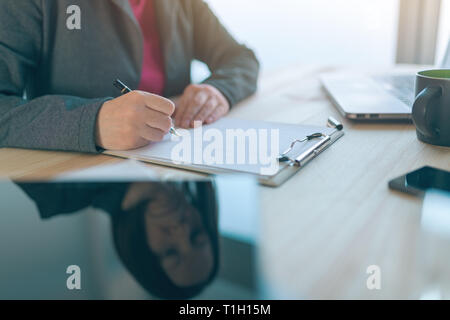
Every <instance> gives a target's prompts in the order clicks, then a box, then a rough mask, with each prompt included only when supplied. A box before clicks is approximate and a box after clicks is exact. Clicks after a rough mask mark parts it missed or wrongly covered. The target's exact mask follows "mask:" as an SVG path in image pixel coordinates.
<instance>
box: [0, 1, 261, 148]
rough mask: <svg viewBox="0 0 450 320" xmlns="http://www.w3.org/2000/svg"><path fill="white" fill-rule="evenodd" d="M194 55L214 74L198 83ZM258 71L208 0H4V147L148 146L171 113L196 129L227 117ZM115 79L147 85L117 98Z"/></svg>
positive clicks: (0, 60) (0, 73)
mask: <svg viewBox="0 0 450 320" xmlns="http://www.w3.org/2000/svg"><path fill="white" fill-rule="evenodd" d="M194 59H198V60H201V61H203V62H205V63H206V64H207V65H208V66H209V68H210V70H211V76H210V77H209V78H208V79H206V80H205V81H204V82H203V83H201V84H199V85H194V84H191V83H190V65H191V62H192V61H193V60H194ZM257 75H258V62H257V60H256V58H255V56H254V54H253V52H252V51H250V50H249V49H247V48H246V47H244V46H242V45H239V44H238V43H237V42H236V41H235V40H234V39H233V38H232V37H231V36H230V34H229V33H228V32H227V31H226V30H225V29H224V27H223V26H222V25H221V23H220V22H219V21H218V20H217V18H216V17H215V16H214V14H213V13H212V12H211V10H210V9H209V8H208V6H207V5H206V4H205V3H204V2H203V1H202V0H139V1H138V0H102V1H91V0H58V1H51V0H30V1H15V0H2V1H0V147H23V148H37V149H56V150H73V151H82V152H99V151H100V150H102V149H114V150H124V149H132V148H137V147H141V146H144V145H146V144H148V143H149V142H151V141H160V140H161V139H162V138H163V136H164V135H165V134H167V132H168V131H169V129H170V127H171V125H172V120H171V117H173V118H174V120H175V122H176V123H175V124H176V125H178V126H181V127H185V128H187V127H192V125H193V122H194V121H195V120H198V121H200V122H202V123H211V122H214V121H215V120H217V119H219V118H220V117H222V116H224V115H225V114H226V113H227V112H228V110H229V109H230V108H231V107H232V106H233V105H234V104H235V103H237V102H239V101H240V100H242V99H244V98H245V97H247V96H249V95H250V94H252V93H253V92H254V91H255V90H256V81H257ZM116 78H119V79H120V80H122V81H123V82H124V83H126V84H127V85H128V86H129V87H130V88H132V89H140V90H136V91H133V92H131V93H129V94H126V95H124V96H121V97H117V96H118V92H117V91H116V89H115V88H114V87H113V85H112V82H113V81H114V80H115V79H116ZM162 96H164V97H167V98H173V97H178V98H177V99H173V101H175V104H174V103H173V101H171V100H168V99H165V98H163V97H162ZM114 97H117V98H114Z"/></svg>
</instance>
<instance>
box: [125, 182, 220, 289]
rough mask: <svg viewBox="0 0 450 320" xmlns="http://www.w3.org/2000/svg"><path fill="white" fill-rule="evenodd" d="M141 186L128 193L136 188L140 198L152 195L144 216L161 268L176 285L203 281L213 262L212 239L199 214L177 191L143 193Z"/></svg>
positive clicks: (150, 240) (160, 189)
mask: <svg viewBox="0 0 450 320" xmlns="http://www.w3.org/2000/svg"><path fill="white" fill-rule="evenodd" d="M155 184H157V185H159V186H160V187H161V186H162V184H158V183H155ZM146 185H148V184H146ZM144 187H145V185H144V184H140V185H139V186H138V187H135V186H133V185H132V186H131V188H130V191H129V192H138V191H136V189H137V188H139V189H140V190H139V193H140V194H142V196H143V198H145V196H144V195H145V194H146V193H147V196H148V192H151V194H150V197H151V201H150V202H149V205H148V207H147V210H146V215H145V224H146V230H147V243H148V245H149V247H150V249H151V250H152V251H153V253H154V254H156V255H157V256H158V257H159V259H160V262H161V267H162V268H163V270H164V271H165V272H166V274H167V275H168V277H169V278H170V279H171V281H172V282H173V283H174V284H175V285H178V286H182V287H184V286H192V285H195V284H198V283H201V282H203V281H206V279H207V278H208V277H209V275H210V273H211V271H212V269H213V263H214V262H213V261H214V259H213V251H212V245H211V240H210V238H209V235H208V233H207V232H206V230H205V227H204V225H203V222H202V219H201V217H200V213H199V212H198V210H197V209H196V208H194V207H193V206H192V205H191V204H190V203H189V202H188V201H187V200H186V199H185V196H184V195H183V194H182V193H181V192H180V191H178V190H174V189H169V188H164V189H162V188H154V187H153V188H150V189H151V190H150V189H147V190H146V192H142V188H144ZM127 196H128V195H127ZM125 201H126V200H125Z"/></svg>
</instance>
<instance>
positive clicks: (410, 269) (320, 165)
mask: <svg viewBox="0 0 450 320" xmlns="http://www.w3.org/2000/svg"><path fill="white" fill-rule="evenodd" d="M332 70H333V69H332V68H321V67H317V66H310V67H304V66H294V67H291V68H288V69H286V70H281V71H280V72H277V73H276V74H267V75H265V76H264V77H263V78H262V79H261V82H260V90H259V93H258V94H257V95H255V96H254V97H252V98H250V99H248V100H247V101H245V102H243V103H242V104H241V105H240V106H237V107H236V108H235V109H233V111H232V112H231V116H233V117H239V118H244V119H261V120H269V121H279V122H287V123H305V124H313V125H325V121H326V119H327V118H328V116H330V115H333V116H334V117H335V118H337V119H340V120H342V122H343V123H344V126H345V132H346V135H345V136H344V137H343V138H342V139H340V140H339V141H337V142H336V143H335V144H334V145H332V146H331V147H330V148H329V149H328V150H327V151H326V152H324V154H322V155H320V156H319V157H318V158H316V159H315V160H314V161H312V162H311V163H310V164H308V166H307V167H305V168H304V169H302V170H301V171H300V172H299V173H298V174H297V175H296V176H294V177H293V178H291V179H290V180H289V181H288V182H287V183H285V184H284V185H283V186H281V187H279V188H277V189H272V188H266V187H261V188H260V190H261V201H262V202H261V208H262V215H261V219H262V228H263V230H262V235H263V238H262V241H261V247H262V256H261V261H262V270H263V274H264V275H265V277H266V278H267V279H268V280H269V282H271V283H275V284H277V286H279V287H280V288H282V289H280V290H282V291H283V292H285V293H286V296H287V297H294V298H418V297H420V295H421V294H423V293H424V290H427V289H429V288H433V287H432V286H433V283H434V282H433V281H434V280H433V279H438V280H439V279H441V277H442V276H443V274H445V273H449V272H448V271H449V269H450V242H447V241H445V240H442V241H441V240H440V239H439V238H437V237H434V236H433V235H431V236H428V235H424V234H423V232H421V228H420V215H421V203H422V201H421V200H420V199H417V198H414V197H410V196H407V195H402V194H400V193H396V192H392V191H390V190H389V189H388V187H387V183H388V181H389V180H390V179H392V178H394V177H397V176H399V175H402V174H404V173H406V172H408V171H410V170H413V169H416V168H419V167H421V166H423V165H432V166H436V167H440V168H445V169H450V149H448V148H440V147H434V146H430V145H426V144H424V143H421V142H419V141H418V140H417V139H416V136H415V129H414V127H413V125H412V124H407V123H403V124H393V123H381V124H380V123H372V124H370V123H364V124H359V123H352V122H350V121H347V120H345V119H343V118H342V117H341V116H340V115H339V113H338V112H337V110H336V109H335V108H334V107H333V106H332V104H331V103H330V102H329V100H328V99H327V98H326V96H325V93H324V92H323V90H322V89H321V86H320V83H319V80H318V74H319V73H320V72H328V71H332ZM118 161H123V160H121V159H117V158H112V157H108V156H103V155H82V154H76V153H62V152H45V151H30V150H16V149H1V150H0V176H8V177H11V178H21V179H36V178H48V177H51V176H54V175H56V174H59V173H61V172H66V171H68V170H73V169H79V168H86V167H90V166H93V165H98V164H106V163H113V162H118ZM149 166H151V165H149ZM152 167H153V168H156V167H155V166H152ZM156 169H157V170H158V171H159V172H162V173H163V174H165V173H166V172H169V173H171V174H173V172H176V173H177V174H180V175H182V174H183V173H182V172H181V171H177V170H173V169H165V168H164V169H163V168H161V167H157V168H156ZM424 239H425V240H424ZM430 243H433V244H436V243H437V244H438V245H432V246H431V245H430ZM369 265H378V266H379V267H380V268H381V285H382V288H381V290H373V291H371V290H368V289H367V287H366V279H367V277H368V274H366V268H367V267H368V266H369ZM439 272H440V273H439ZM433 277H434V278H433ZM436 277H437V278H436ZM445 279H447V278H445ZM439 281H440V280H439ZM446 285H447V289H446V290H447V291H446V292H447V293H450V290H449V288H450V281H449V280H448V279H447V280H446ZM447 298H450V297H447Z"/></svg>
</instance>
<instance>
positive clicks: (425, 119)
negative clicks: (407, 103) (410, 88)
mask: <svg viewBox="0 0 450 320" xmlns="http://www.w3.org/2000/svg"><path fill="white" fill-rule="evenodd" d="M441 95H442V88H441V87H426V88H425V89H423V90H422V91H421V92H420V93H419V94H418V95H417V97H416V100H415V101H414V105H413V108H412V117H413V121H414V124H415V125H416V128H417V130H418V131H420V133H422V134H423V135H424V136H427V137H435V136H437V132H436V131H435V130H433V129H432V128H431V123H430V113H431V110H430V109H431V108H432V107H431V105H430V102H431V101H432V100H433V99H435V98H438V97H440V96H441Z"/></svg>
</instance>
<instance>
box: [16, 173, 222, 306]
mask: <svg viewBox="0 0 450 320" xmlns="http://www.w3.org/2000/svg"><path fill="white" fill-rule="evenodd" d="M18 185H19V186H20V187H21V188H22V189H23V190H24V191H25V192H26V193H27V194H28V195H29V196H30V197H31V198H32V199H33V200H34V201H35V202H36V204H37V206H38V209H39V212H40V215H41V217H42V218H50V217H52V216H54V215H59V214H67V213H73V212H76V211H79V210H80V209H83V208H85V207H89V206H92V207H96V208H101V209H103V210H104V211H106V212H108V213H109V215H110V217H111V220H112V224H111V225H112V234H113V239H114V245H115V248H116V251H117V253H118V256H119V257H120V260H121V261H122V263H123V264H124V265H125V267H126V268H127V269H128V270H129V272H130V273H131V274H132V275H133V277H134V278H135V279H136V280H137V282H138V283H139V284H140V285H141V286H142V287H144V288H145V289H146V290H147V291H148V292H149V293H150V294H152V295H153V296H155V297H158V298H162V299H188V298H192V297H194V296H196V295H198V294H199V293H200V292H201V291H202V290H203V289H204V288H205V287H206V286H207V285H208V284H209V283H211V281H212V280H213V279H214V278H215V276H216V275H217V271H218V265H219V258H218V257H219V248H218V233H217V211H218V208H217V200H216V193H215V189H214V187H213V186H214V185H213V183H212V182H210V181H200V182H166V183H164V182H133V183H69V182H63V183H19V184H18Z"/></svg>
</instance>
